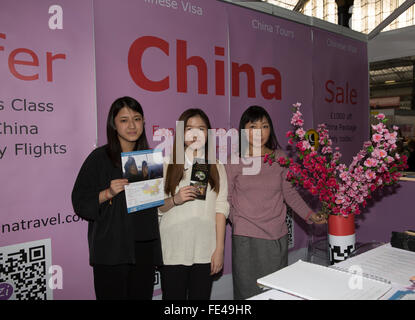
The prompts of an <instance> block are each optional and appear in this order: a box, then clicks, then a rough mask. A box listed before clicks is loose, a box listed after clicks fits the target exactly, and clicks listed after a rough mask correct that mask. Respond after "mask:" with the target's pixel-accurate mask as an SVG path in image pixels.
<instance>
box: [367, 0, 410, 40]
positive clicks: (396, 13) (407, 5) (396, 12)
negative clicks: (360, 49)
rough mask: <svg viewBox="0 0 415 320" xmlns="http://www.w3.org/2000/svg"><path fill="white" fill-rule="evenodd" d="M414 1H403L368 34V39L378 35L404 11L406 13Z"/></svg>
mask: <svg viewBox="0 0 415 320" xmlns="http://www.w3.org/2000/svg"><path fill="white" fill-rule="evenodd" d="M414 3H415V0H406V1H405V2H404V3H402V4H401V5H400V6H399V7H398V8H396V9H395V10H394V11H393V12H392V13H391V14H390V15H389V16H388V17H387V18H386V19H385V20H383V21H382V22H381V23H379V24H378V25H377V26H376V28H374V29H373V30H372V31H371V32H370V33H369V34H368V36H367V37H368V40H372V39H373V38H374V37H376V36H377V35H378V34H379V33H380V32H381V31H382V30H383V29H385V28H386V27H387V26H388V25H389V24H391V23H392V21H393V20H395V19H396V18H397V17H399V16H400V15H401V14H402V13H404V12H405V11H406V10H407V9H409V8H410V7H411V6H412V5H413V4H414Z"/></svg>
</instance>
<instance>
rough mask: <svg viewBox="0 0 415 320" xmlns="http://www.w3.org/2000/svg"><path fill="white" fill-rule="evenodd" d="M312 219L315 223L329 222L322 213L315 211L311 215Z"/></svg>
mask: <svg viewBox="0 0 415 320" xmlns="http://www.w3.org/2000/svg"><path fill="white" fill-rule="evenodd" d="M310 220H311V221H313V222H314V223H315V224H324V223H327V219H326V217H325V216H324V214H322V213H313V214H312V215H311V216H310Z"/></svg>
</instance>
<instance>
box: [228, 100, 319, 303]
mask: <svg viewBox="0 0 415 320" xmlns="http://www.w3.org/2000/svg"><path fill="white" fill-rule="evenodd" d="M243 129H245V130H243ZM253 129H258V130H260V131H257V132H258V133H259V132H260V133H261V135H260V138H259V136H258V138H257V139H256V138H255V139H254V137H255V134H254V133H253ZM239 136H240V147H239V156H240V159H239V160H240V161H239V164H231V162H230V161H228V165H227V166H226V171H227V176H228V188H229V191H228V201H229V204H230V215H229V218H230V221H231V222H232V277H233V291H234V299H237V300H240V299H246V298H249V297H251V296H253V295H256V294H259V293H260V292H261V290H260V289H259V288H258V286H257V284H256V280H257V279H258V278H261V277H263V276H265V275H267V274H270V273H272V272H275V271H277V270H279V269H281V268H284V267H286V266H287V264H288V235H287V233H288V229H287V225H286V223H285V217H286V210H287V208H286V205H285V203H287V204H288V205H289V206H290V207H291V208H292V209H293V210H294V212H296V213H297V214H298V215H299V216H300V217H302V218H303V219H304V220H306V221H307V223H310V224H311V223H313V222H314V223H318V224H321V223H326V220H325V219H324V218H323V217H322V216H320V215H319V214H316V213H314V212H313V211H312V210H311V209H310V208H309V206H308V205H307V204H306V203H305V202H304V200H303V199H302V198H301V196H300V195H299V194H298V192H297V191H296V190H295V188H294V187H293V186H292V185H291V184H290V182H288V181H287V180H286V179H285V177H286V173H287V171H286V170H287V169H285V168H283V167H281V166H280V165H279V164H278V163H277V162H272V164H269V163H268V162H266V163H264V161H263V159H264V157H265V156H266V157H270V155H275V157H274V159H278V158H279V157H282V156H285V154H284V152H283V151H282V150H281V149H280V148H279V145H278V142H277V139H276V136H275V133H274V128H273V124H272V121H271V118H270V116H269V114H268V112H267V111H266V110H265V109H264V108H262V107H259V106H251V107H249V108H248V109H247V110H246V111H245V112H244V113H243V115H242V117H241V121H240V123H239ZM244 139H245V140H244ZM254 141H255V143H254ZM256 155H257V157H256V159H255V156H256ZM267 155H268V156H267ZM258 157H261V158H260V159H259V158H258ZM244 160H245V163H246V160H251V161H253V162H254V161H255V160H257V162H256V163H257V164H258V163H260V164H261V166H260V168H259V170H258V171H259V172H257V173H256V174H249V175H248V174H246V171H245V170H244V167H245V168H246V166H244ZM254 163H255V162H254Z"/></svg>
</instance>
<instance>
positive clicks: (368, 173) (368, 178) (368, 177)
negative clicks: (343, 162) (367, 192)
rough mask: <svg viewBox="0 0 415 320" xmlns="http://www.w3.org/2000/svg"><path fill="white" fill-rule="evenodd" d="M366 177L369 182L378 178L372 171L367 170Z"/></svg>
mask: <svg viewBox="0 0 415 320" xmlns="http://www.w3.org/2000/svg"><path fill="white" fill-rule="evenodd" d="M365 177H366V179H367V180H369V181H370V180H373V179H375V178H376V174H375V173H374V172H373V171H372V170H367V171H366V173H365Z"/></svg>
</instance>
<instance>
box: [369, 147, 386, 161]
mask: <svg viewBox="0 0 415 320" xmlns="http://www.w3.org/2000/svg"><path fill="white" fill-rule="evenodd" d="M387 155H388V154H387V153H386V151H385V150H383V149H375V150H374V151H373V152H372V157H374V158H377V159H383V158H384V157H386V156H387Z"/></svg>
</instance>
